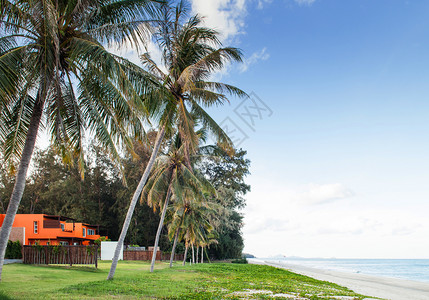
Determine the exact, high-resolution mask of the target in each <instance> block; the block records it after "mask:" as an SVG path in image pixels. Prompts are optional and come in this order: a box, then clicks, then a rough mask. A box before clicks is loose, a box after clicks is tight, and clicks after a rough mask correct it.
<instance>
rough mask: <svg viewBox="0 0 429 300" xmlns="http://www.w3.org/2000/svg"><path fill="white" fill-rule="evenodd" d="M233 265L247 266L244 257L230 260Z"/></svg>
mask: <svg viewBox="0 0 429 300" xmlns="http://www.w3.org/2000/svg"><path fill="white" fill-rule="evenodd" d="M231 262H232V263H233V264H247V263H248V262H247V259H246V258H245V257H243V258H238V259H234V260H231Z"/></svg>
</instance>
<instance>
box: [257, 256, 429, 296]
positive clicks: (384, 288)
mask: <svg viewBox="0 0 429 300" xmlns="http://www.w3.org/2000/svg"><path fill="white" fill-rule="evenodd" d="M249 263H252V264H265V265H269V266H273V267H277V268H283V269H287V270H290V271H292V272H294V273H298V274H302V275H306V276H310V277H313V278H315V279H319V280H323V281H329V282H333V283H336V284H339V285H341V286H344V287H347V288H349V289H351V290H353V291H355V292H356V293H359V294H363V295H367V296H372V297H378V298H383V299H391V300H429V283H424V282H418V281H411V280H403V279H395V278H388V277H378V276H370V275H364V274H358V273H348V272H339V271H331V270H322V269H315V268H309V267H304V266H299V265H293V264H286V263H284V262H281V263H275V262H272V261H262V260H258V259H249Z"/></svg>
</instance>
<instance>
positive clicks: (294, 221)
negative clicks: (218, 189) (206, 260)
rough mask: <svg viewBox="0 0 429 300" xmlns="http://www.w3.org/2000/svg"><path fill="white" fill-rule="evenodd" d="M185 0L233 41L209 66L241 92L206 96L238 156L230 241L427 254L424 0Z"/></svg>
mask: <svg viewBox="0 0 429 300" xmlns="http://www.w3.org/2000/svg"><path fill="white" fill-rule="evenodd" d="M190 3H191V6H192V12H193V13H198V14H200V15H202V16H204V17H205V19H204V22H205V24H206V25H207V26H210V27H213V28H215V29H217V30H218V31H219V32H220V33H221V34H222V41H223V43H224V45H225V46H233V47H238V48H240V49H242V51H243V53H244V61H243V63H240V64H232V65H229V66H227V67H226V68H225V70H223V71H222V72H220V73H218V74H216V75H215V76H214V77H215V79H217V80H220V81H223V82H226V83H229V84H233V85H235V86H238V87H240V88H241V89H243V90H244V91H246V92H247V93H248V94H250V98H249V99H247V100H244V101H243V100H240V99H234V98H232V99H231V102H230V104H226V105H224V106H221V107H216V108H211V109H209V112H210V113H211V115H212V116H213V117H214V119H215V120H216V121H217V122H219V123H220V124H221V125H222V127H223V128H224V129H225V130H226V131H227V132H228V133H229V134H230V136H231V137H232V139H233V140H234V142H235V144H236V145H237V146H238V147H242V148H243V149H245V150H247V153H248V154H247V157H248V158H249V159H250V160H251V168H250V171H251V175H250V176H248V177H247V178H246V182H247V183H248V184H250V185H251V192H249V193H248V194H247V195H246V196H245V198H246V201H247V206H246V208H245V209H243V210H242V213H243V215H244V227H243V236H244V242H245V248H244V251H245V252H247V253H251V254H254V255H256V256H258V257H269V256H275V255H286V256H301V257H324V258H331V257H336V258H429V251H428V250H429V216H428V212H429V137H428V136H429V101H428V99H429V84H428V83H429V18H428V17H427V15H428V13H429V1H426V0H413V1H403V0H402V1H400V0H377V1H374V0H348V1H344V0H190ZM111 50H112V51H114V52H116V53H118V54H121V55H124V56H126V57H127V58H129V59H131V60H133V61H135V62H138V54H137V53H136V52H135V51H133V50H131V49H122V50H118V49H117V47H113V48H112V49H111ZM149 51H151V52H152V55H153V56H154V58H155V60H157V59H159V57H160V56H159V53H158V52H157V51H156V48H155V47H154V45H149Z"/></svg>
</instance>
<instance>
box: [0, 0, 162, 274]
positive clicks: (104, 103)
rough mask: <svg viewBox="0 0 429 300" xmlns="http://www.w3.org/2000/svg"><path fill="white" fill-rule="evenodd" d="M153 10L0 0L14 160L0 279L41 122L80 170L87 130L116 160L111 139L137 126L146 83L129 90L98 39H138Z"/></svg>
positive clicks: (0, 45)
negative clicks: (138, 88)
mask: <svg viewBox="0 0 429 300" xmlns="http://www.w3.org/2000/svg"><path fill="white" fill-rule="evenodd" d="M155 11H156V6H155V4H154V2H153V1H150V0H129V1H121V0H1V1H0V31H1V32H2V35H1V37H0V97H1V98H0V124H1V125H0V142H1V143H2V146H3V147H4V148H3V151H4V157H5V159H6V160H7V161H9V162H15V163H16V162H19V166H18V170H17V174H16V180H15V186H14V189H13V192H12V195H11V198H10V202H9V206H8V209H7V213H6V217H5V219H4V222H3V226H2V229H1V233H0V279H1V271H2V266H3V261H4V254H5V250H6V245H7V241H8V238H9V234H10V231H11V228H12V223H13V221H14V217H15V214H16V211H17V209H18V206H19V203H20V201H21V197H22V194H23V191H24V187H25V179H26V174H27V170H28V166H29V163H30V161H31V157H32V153H33V149H34V145H35V142H36V137H37V134H38V131H39V127H40V126H41V124H42V123H45V124H44V125H42V126H45V127H46V128H48V129H49V130H50V133H51V136H52V140H53V143H54V144H55V145H56V147H57V149H58V150H59V151H60V152H61V154H62V155H63V157H64V160H65V161H66V162H71V161H73V157H76V156H77V157H78V158H79V162H80V163H79V166H80V167H81V170H82V172H83V150H82V148H83V146H82V136H83V132H84V131H85V130H88V131H90V132H92V133H94V134H95V136H96V138H97V139H98V140H99V142H100V143H101V144H103V145H104V147H105V148H106V149H107V150H108V151H109V153H110V154H111V156H112V158H113V159H115V160H116V161H117V162H118V161H119V155H118V151H117V150H116V146H117V144H118V143H127V144H130V140H129V139H128V138H127V137H126V136H127V135H128V134H129V133H130V132H131V130H132V131H133V132H134V133H136V134H139V133H138V132H141V131H142V130H141V129H142V128H141V126H139V124H140V120H139V117H138V116H137V115H136V114H135V111H137V108H138V107H140V106H141V105H140V97H139V94H140V93H141V90H143V89H144V88H141V90H137V91H136V90H135V89H133V88H132V87H133V86H136V85H135V84H134V83H135V82H134V83H133V80H136V79H137V77H136V76H130V77H129V76H128V75H130V74H132V73H133V71H132V70H131V69H129V68H128V67H126V66H127V65H130V63H128V62H127V61H125V60H123V59H121V58H119V57H117V56H115V55H112V54H111V53H109V52H108V51H106V49H105V48H104V46H103V44H105V43H106V42H107V43H122V42H124V41H128V42H131V43H132V44H134V45H138V44H141V43H142V41H143V40H145V39H146V38H147V35H148V28H149V27H148V21H147V20H148V19H149V17H150V16H151V15H153V14H154V13H155ZM127 69H129V70H127ZM138 77H140V76H138ZM139 84H140V87H144V84H145V80H144V79H142V78H139ZM129 125H132V126H133V127H132V128H130V127H129ZM12 165H13V163H12Z"/></svg>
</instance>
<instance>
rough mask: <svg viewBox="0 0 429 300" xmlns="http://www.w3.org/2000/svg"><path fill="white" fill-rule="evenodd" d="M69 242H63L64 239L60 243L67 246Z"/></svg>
mask: <svg viewBox="0 0 429 300" xmlns="http://www.w3.org/2000/svg"><path fill="white" fill-rule="evenodd" d="M68 244H69V242H63V241H61V242H60V245H63V246H67V245H68Z"/></svg>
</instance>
